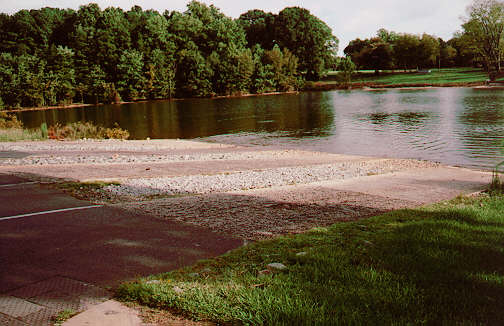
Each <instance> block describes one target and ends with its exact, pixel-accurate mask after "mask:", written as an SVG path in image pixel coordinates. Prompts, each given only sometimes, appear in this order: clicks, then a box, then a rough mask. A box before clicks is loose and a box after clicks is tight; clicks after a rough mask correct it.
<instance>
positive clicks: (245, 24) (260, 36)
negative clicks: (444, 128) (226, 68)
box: [238, 9, 276, 49]
mask: <svg viewBox="0 0 504 326" xmlns="http://www.w3.org/2000/svg"><path fill="white" fill-rule="evenodd" d="M275 17H276V15H273V14H272V13H270V12H268V13H266V12H264V11H262V10H258V9H254V10H249V11H247V12H246V13H244V14H242V15H241V16H240V18H238V24H240V25H241V26H242V28H243V30H244V31H245V35H246V38H247V43H248V46H249V47H250V48H251V47H253V46H254V45H256V44H259V45H260V46H261V47H262V48H263V49H271V48H272V47H273V45H274V41H275Z"/></svg>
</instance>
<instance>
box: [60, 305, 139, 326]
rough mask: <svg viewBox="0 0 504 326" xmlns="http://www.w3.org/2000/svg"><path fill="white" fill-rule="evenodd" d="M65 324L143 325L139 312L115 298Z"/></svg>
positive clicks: (67, 325)
mask: <svg viewBox="0 0 504 326" xmlns="http://www.w3.org/2000/svg"><path fill="white" fill-rule="evenodd" d="M62 325H63V326H86V325H93V326H142V325H145V324H144V323H142V320H141V319H140V317H138V312H137V311H136V310H133V309H131V308H128V307H126V306H125V305H123V304H121V303H120V302H117V301H115V300H108V301H105V302H104V303H101V304H99V305H96V306H93V307H92V308H90V309H88V310H86V311H84V312H82V313H80V314H78V315H76V316H74V317H72V318H70V319H69V320H67V321H66V322H64V323H63V324H62Z"/></svg>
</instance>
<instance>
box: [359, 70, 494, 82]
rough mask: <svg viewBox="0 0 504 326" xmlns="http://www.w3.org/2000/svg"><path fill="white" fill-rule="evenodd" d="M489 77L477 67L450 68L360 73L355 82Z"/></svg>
mask: <svg viewBox="0 0 504 326" xmlns="http://www.w3.org/2000/svg"><path fill="white" fill-rule="evenodd" d="M487 79H488V74H487V73H486V72H485V71H483V70H481V69H475V68H450V69H441V71H439V70H438V69H431V73H428V74H421V73H417V72H407V73H402V72H395V73H391V74H389V73H384V74H382V75H379V76H375V75H374V73H370V72H367V73H362V72H361V73H358V74H356V76H355V77H354V78H353V81H354V82H374V83H382V84H385V85H390V84H423V83H425V84H450V83H473V82H484V81H486V80H487Z"/></svg>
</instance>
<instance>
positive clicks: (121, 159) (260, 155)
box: [1, 151, 292, 165]
mask: <svg viewBox="0 0 504 326" xmlns="http://www.w3.org/2000/svg"><path fill="white" fill-rule="evenodd" d="M291 152H292V151H261V152H257V151H255V152H229V153H196V154H185V155H163V154H161V155H160V154H148V155H145V154H141V153H138V154H137V153H133V154H110V153H108V154H103V155H93V154H91V155H88V154H77V155H69V156H63V155H50V154H46V155H30V156H27V157H24V158H8V159H3V160H2V161H1V163H2V165H56V164H91V163H96V164H122V163H161V162H183V161H215V160H258V159H274V158H280V157H286V156H287V157H288V156H292V154H291Z"/></svg>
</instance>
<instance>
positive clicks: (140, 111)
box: [19, 92, 334, 139]
mask: <svg viewBox="0 0 504 326" xmlns="http://www.w3.org/2000/svg"><path fill="white" fill-rule="evenodd" d="M331 101H332V96H331V95H330V93H323V92H318V93H301V94H296V95H275V96H257V97H245V98H225V99H190V100H182V101H153V102H143V103H131V104H125V105H120V106H119V105H105V106H99V107H85V108H71V109H62V110H47V111H33V112H22V113H20V114H19V116H20V118H21V120H22V121H24V122H25V125H26V126H27V127H38V126H40V124H41V123H42V122H47V123H48V124H49V125H52V124H55V123H60V124H66V123H69V122H75V121H91V122H93V123H95V124H99V125H103V126H113V124H114V123H115V122H117V123H119V125H120V126H121V127H123V128H125V129H128V130H129V131H130V134H131V136H132V138H137V139H140V138H143V139H145V138H146V137H151V138H195V137H206V136H213V135H221V134H232V133H238V132H268V133H277V132H279V133H280V134H281V135H282V136H287V137H306V136H317V137H325V136H329V135H331V128H333V120H334V112H333V107H332V102H331Z"/></svg>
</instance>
